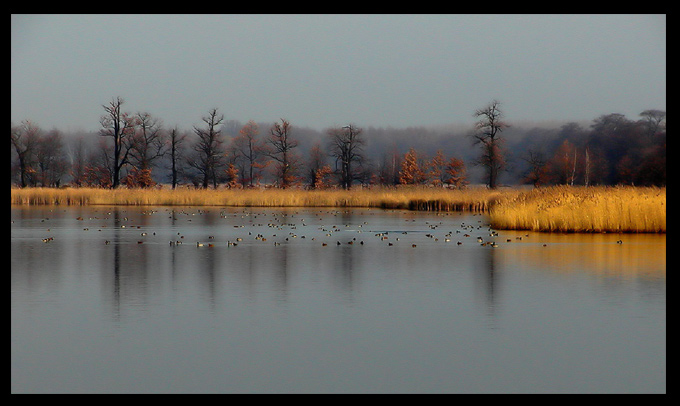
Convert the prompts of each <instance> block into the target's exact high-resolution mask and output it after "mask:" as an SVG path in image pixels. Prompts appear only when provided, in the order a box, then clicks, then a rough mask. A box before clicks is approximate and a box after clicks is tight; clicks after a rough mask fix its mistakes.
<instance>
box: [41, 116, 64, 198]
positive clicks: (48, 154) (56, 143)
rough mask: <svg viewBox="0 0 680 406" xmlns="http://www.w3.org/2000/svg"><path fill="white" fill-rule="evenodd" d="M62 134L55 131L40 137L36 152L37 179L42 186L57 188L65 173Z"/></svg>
mask: <svg viewBox="0 0 680 406" xmlns="http://www.w3.org/2000/svg"><path fill="white" fill-rule="evenodd" d="M63 138H64V137H63V135H62V133H61V132H60V131H59V130H57V129H56V128H55V129H52V130H51V131H49V132H47V134H45V135H43V136H41V137H40V142H39V144H38V148H37V151H36V162H37V164H38V173H37V174H36V175H37V179H38V182H39V183H40V184H41V185H42V186H52V187H59V185H60V184H61V177H62V176H64V174H65V173H66V171H67V164H66V157H65V154H64V141H63Z"/></svg>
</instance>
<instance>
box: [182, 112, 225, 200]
mask: <svg viewBox="0 0 680 406" xmlns="http://www.w3.org/2000/svg"><path fill="white" fill-rule="evenodd" d="M223 121H224V115H220V116H218V115H217V109H216V108H214V109H212V110H210V112H209V113H208V116H206V117H203V122H204V123H205V125H206V127H205V128H198V127H194V133H196V135H197V136H198V140H197V141H196V143H195V144H194V146H193V149H194V152H195V153H196V154H195V155H194V156H193V157H191V158H190V159H189V161H188V164H189V166H191V167H193V168H195V169H196V170H197V171H198V172H199V173H200V174H201V175H202V176H203V183H202V185H203V188H204V189H207V188H208V185H209V183H210V180H211V179H212V181H213V187H214V188H215V189H216V188H217V169H218V168H219V166H220V165H221V164H222V161H223V160H224V147H223V143H224V141H223V140H222V132H221V129H220V128H219V126H220V125H221V124H222V122H223Z"/></svg>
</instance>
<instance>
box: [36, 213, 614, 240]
mask: <svg viewBox="0 0 680 406" xmlns="http://www.w3.org/2000/svg"><path fill="white" fill-rule="evenodd" d="M212 210H219V217H217V216H215V213H214V212H212V211H211V209H175V208H166V209H165V210H164V211H165V212H167V216H166V217H167V218H169V219H170V221H169V223H170V224H167V223H165V224H163V222H158V221H140V220H141V219H139V218H134V217H133V215H129V216H121V215H120V213H118V214H116V215H115V216H113V215H112V213H111V212H110V211H108V212H104V215H102V216H97V217H90V218H89V219H85V218H83V217H82V216H78V217H77V218H76V220H78V221H82V222H83V223H84V224H87V222H88V221H92V224H88V225H89V227H84V228H83V231H89V230H90V229H93V230H94V229H97V231H100V232H101V231H102V230H103V229H106V228H109V229H111V228H117V229H120V230H137V233H135V235H136V236H137V237H136V239H135V241H136V243H137V244H138V245H142V244H158V243H161V242H162V243H164V244H168V245H170V246H182V245H184V244H183V243H184V242H185V241H186V240H187V239H190V240H193V241H192V243H193V245H194V246H195V247H196V248H218V247H234V248H235V247H238V246H239V245H240V244H269V245H271V246H273V247H278V246H281V245H282V244H293V243H296V241H300V242H302V241H305V242H307V243H308V244H313V245H316V244H318V246H319V247H329V246H330V245H331V244H332V245H335V246H359V247H362V246H365V245H367V246H372V247H375V246H385V247H398V246H399V245H400V244H405V245H402V246H409V245H410V247H411V248H418V247H423V246H432V244H447V243H452V242H455V244H452V246H454V247H456V246H458V247H460V246H468V245H473V246H474V245H478V246H481V247H490V248H498V247H500V246H502V245H504V244H510V243H516V242H522V241H524V240H526V239H528V238H529V236H530V234H529V233H527V232H521V233H520V232H517V231H509V232H502V233H503V234H504V236H501V233H500V232H499V231H497V230H494V229H492V228H491V227H490V226H489V224H485V223H484V222H483V220H478V221H476V222H474V223H472V224H470V223H466V222H456V221H450V219H448V218H447V219H443V220H442V221H438V222H436V221H432V218H431V217H432V215H429V216H418V215H409V212H400V213H398V214H397V217H398V218H399V219H402V218H404V217H405V219H404V220H403V221H404V225H403V226H394V224H390V225H392V226H394V227H390V228H392V229H389V230H386V229H382V228H385V222H384V221H376V222H375V223H376V227H380V228H381V229H380V230H373V229H372V224H371V218H370V216H372V215H374V214H377V213H380V211H379V210H370V209H367V210H361V211H357V212H355V211H353V210H315V209H313V208H310V209H304V210H292V209H283V210H279V209H262V210H259V211H258V210H253V209H252V208H249V209H242V210H230V209H222V210H220V209H212ZM123 211H125V210H123ZM139 213H141V214H142V215H143V216H144V215H147V216H151V215H162V214H163V209H161V210H143V211H140V212H139ZM410 213H414V212H410ZM133 214H134V211H133ZM434 215H437V216H443V215H446V216H448V215H449V213H445V214H434ZM197 216H198V218H197ZM203 216H205V218H203V219H200V222H199V220H198V219H199V218H201V217H203ZM112 217H113V218H112ZM410 217H415V218H410ZM454 218H455V216H454ZM112 219H113V225H112V224H111V220H112ZM466 219H468V220H469V217H466ZM44 220H45V219H43V221H44ZM330 220H336V222H337V223H336V224H327V223H328V222H329V221H330ZM383 220H384V219H383ZM102 221H104V223H106V225H102ZM418 221H420V223H418ZM188 222H192V224H191V225H188V226H187V227H186V228H185V227H182V224H183V223H185V224H186V223H188ZM221 222H223V224H220V223H221ZM135 223H138V224H135ZM197 223H200V225H199V224H197ZM234 223H236V224H234ZM157 224H158V225H157ZM97 225H98V226H99V227H97V228H95V226H97ZM197 225H198V227H197ZM202 225H204V226H205V231H206V234H205V235H204V236H202V237H201V236H198V234H200V233H201V226H202ZM112 226H113V227H112ZM154 227H158V230H154V229H153V228H154ZM183 229H184V230H185V231H183ZM47 230H48V231H50V229H49V228H48V229H47ZM168 230H170V234H172V235H173V237H172V238H171V239H169V240H168V238H167V235H168V234H169V233H168ZM518 234H520V235H518ZM53 240H54V236H49V237H45V238H42V241H43V242H45V243H48V242H52V241H53ZM101 241H102V243H103V244H105V245H110V244H112V241H115V243H121V242H124V241H129V239H127V238H121V236H120V235H119V236H118V238H116V239H113V238H111V236H110V235H108V234H107V236H106V238H102V240H101ZM475 242H476V244H475ZM536 243H539V242H538V241H536ZM616 243H617V244H622V243H623V241H622V240H621V239H619V240H617V241H616ZM541 245H542V246H544V247H545V246H547V244H546V243H541Z"/></svg>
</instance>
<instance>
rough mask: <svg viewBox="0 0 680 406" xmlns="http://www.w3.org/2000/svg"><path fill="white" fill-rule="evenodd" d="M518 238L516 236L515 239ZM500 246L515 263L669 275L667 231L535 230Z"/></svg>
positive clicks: (505, 257)
mask: <svg viewBox="0 0 680 406" xmlns="http://www.w3.org/2000/svg"><path fill="white" fill-rule="evenodd" d="M515 241H516V240H515ZM503 248H504V249H503V250H496V252H497V253H498V254H500V255H499V257H500V258H499V259H500V260H501V261H512V264H513V265H514V266H525V267H527V268H535V269H545V270H551V271H556V272H584V271H585V272H590V273H594V274H602V275H630V276H636V277H643V278H644V277H651V278H659V277H662V278H664V279H665V278H666V235H665V234H664V235H652V234H548V233H540V234H539V233H532V234H531V237H530V238H525V239H523V240H522V241H521V242H514V241H513V242H512V243H508V244H503Z"/></svg>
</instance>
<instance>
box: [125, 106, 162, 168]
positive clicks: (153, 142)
mask: <svg viewBox="0 0 680 406" xmlns="http://www.w3.org/2000/svg"><path fill="white" fill-rule="evenodd" d="M134 120H135V126H136V131H135V133H134V136H133V137H132V140H131V141H132V142H131V145H130V161H131V162H132V164H133V165H134V166H135V167H136V168H138V169H151V167H152V166H153V164H154V161H156V160H157V159H158V158H161V157H162V156H163V155H165V152H166V150H167V145H166V142H165V136H164V134H163V128H162V123H161V120H160V119H158V118H156V117H153V116H152V115H151V114H149V113H141V112H140V113H137V114H135V116H134Z"/></svg>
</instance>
